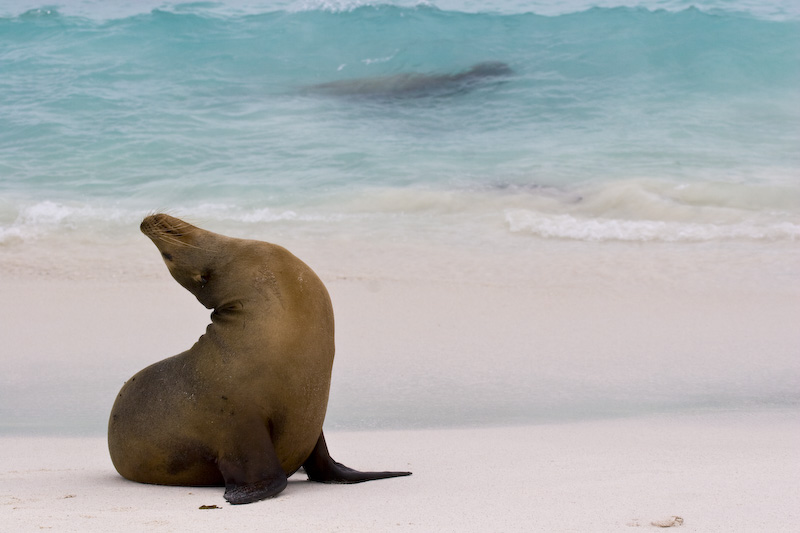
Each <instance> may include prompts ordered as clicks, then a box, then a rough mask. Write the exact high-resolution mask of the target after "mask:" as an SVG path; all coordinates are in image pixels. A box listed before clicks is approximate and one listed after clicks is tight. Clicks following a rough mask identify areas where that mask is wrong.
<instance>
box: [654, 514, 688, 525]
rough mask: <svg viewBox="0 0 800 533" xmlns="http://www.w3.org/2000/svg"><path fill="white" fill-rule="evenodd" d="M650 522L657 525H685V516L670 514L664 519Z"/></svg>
mask: <svg viewBox="0 0 800 533" xmlns="http://www.w3.org/2000/svg"><path fill="white" fill-rule="evenodd" d="M650 524H651V525H654V526H656V527H677V526H682V525H683V518H681V517H680V516H670V517H669V518H666V519H664V520H654V521H653V522H650Z"/></svg>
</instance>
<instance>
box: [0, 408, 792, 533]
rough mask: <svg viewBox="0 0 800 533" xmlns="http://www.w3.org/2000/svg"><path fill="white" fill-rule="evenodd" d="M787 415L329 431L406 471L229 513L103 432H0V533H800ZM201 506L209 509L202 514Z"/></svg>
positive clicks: (375, 460)
mask: <svg viewBox="0 0 800 533" xmlns="http://www.w3.org/2000/svg"><path fill="white" fill-rule="evenodd" d="M797 415H798V413H797V412H795V411H791V412H790V411H771V412H759V413H717V414H704V415H683V416H680V417H668V416H661V417H643V418H635V419H619V420H608V421H594V422H578V423H571V424H554V425H538V426H524V427H511V428H481V429H452V430H418V431H399V432H395V431H386V432H382V431H375V432H333V433H331V434H330V435H329V437H328V441H329V444H330V446H331V449H332V453H334V456H335V458H336V459H337V460H340V461H342V462H345V463H346V464H349V465H351V466H356V467H362V468H384V467H386V468H409V469H411V470H412V471H413V472H414V474H413V476H411V477H408V478H398V479H391V480H381V481H376V482H371V483H364V484H360V485H322V484H317V483H310V482H307V481H305V480H304V476H302V475H295V476H294V477H293V478H292V479H291V480H290V483H289V486H288V488H287V489H286V490H285V491H284V492H283V493H282V494H280V495H279V496H278V497H277V498H275V499H272V500H267V501H263V502H258V503H255V504H250V505H245V506H238V507H234V506H230V505H228V504H227V503H226V502H225V501H224V499H223V497H222V492H223V491H222V489H221V488H187V487H159V486H149V485H140V484H136V483H132V482H128V481H125V480H124V479H122V478H120V477H119V476H118V475H117V474H116V473H115V472H114V469H113V466H112V465H111V462H110V460H109V458H108V454H107V452H106V446H105V439H102V438H72V439H71V438H19V437H18V438H13V437H7V438H2V439H0V446H2V447H3V450H4V453H3V456H2V460H0V482H2V484H1V485H0V486H1V487H2V488H0V524H2V526H0V527H1V528H2V530H3V531H41V530H51V531H145V530H147V531H262V530H263V531H389V530H397V531H580V532H586V531H636V530H640V529H649V530H655V529H657V528H656V527H655V526H653V525H651V523H652V522H658V521H662V520H667V519H669V518H670V517H672V516H678V517H681V518H682V519H683V525H682V526H680V530H681V531H701V532H711V531H725V532H730V531H742V532H758V531H763V532H778V531H786V532H788V531H797V524H798V523H800V522H799V521H800V512H798V509H800V506H798V505H797V504H798V503H800V484H798V482H797V480H798V479H800V452H798V450H800V418H798V416H797ZM202 505H216V506H218V507H220V508H219V509H210V510H201V509H200V506H202Z"/></svg>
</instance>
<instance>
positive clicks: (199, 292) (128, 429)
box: [108, 214, 410, 504]
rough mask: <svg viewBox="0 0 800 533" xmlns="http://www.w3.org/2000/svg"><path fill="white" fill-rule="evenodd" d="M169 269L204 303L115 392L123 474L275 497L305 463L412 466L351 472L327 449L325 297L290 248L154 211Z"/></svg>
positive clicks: (116, 450) (112, 448) (355, 476)
mask: <svg viewBox="0 0 800 533" xmlns="http://www.w3.org/2000/svg"><path fill="white" fill-rule="evenodd" d="M141 230H142V232H143V233H144V234H145V235H147V236H148V237H149V238H150V239H151V240H152V241H153V243H154V244H155V245H156V247H157V248H158V250H159V251H160V252H161V255H162V257H163V259H164V262H165V263H166V264H167V268H168V269H169V271H170V274H172V277H173V278H175V280H176V281H177V282H178V283H179V284H180V285H182V286H183V287H184V288H186V289H187V290H188V291H189V292H191V293H192V294H193V295H194V296H195V297H196V298H197V299H198V301H200V303H201V304H203V305H204V306H205V307H206V308H208V309H213V310H214V311H213V312H212V313H211V324H210V325H209V326H208V328H207V329H206V333H205V334H204V335H203V336H202V337H200V339H199V340H198V341H197V343H195V345H194V346H192V347H191V348H190V349H189V350H187V351H185V352H183V353H181V354H178V355H176V356H173V357H169V358H167V359H164V360H163V361H160V362H158V363H155V364H153V365H151V366H149V367H147V368H145V369H144V370H142V371H140V372H139V373H137V374H136V375H134V376H133V377H132V378H131V379H130V380H128V381H127V382H126V383H125V385H124V386H123V387H122V390H121V391H120V392H119V395H118V396H117V399H116V401H115V403H114V407H113V408H112V410H111V416H110V418H109V423H108V448H109V452H110V454H111V460H112V462H113V463H114V467H115V468H116V469H117V471H118V472H119V473H120V474H121V475H122V476H123V477H125V478H127V479H130V480H133V481H139V482H142V483H155V484H161V485H193V486H199V485H224V486H225V499H226V500H228V501H229V502H230V503H232V504H241V503H250V502H254V501H257V500H263V499H265V498H269V497H271V496H275V495H276V494H278V493H279V492H281V491H282V490H283V489H284V488H285V487H286V484H287V482H286V480H287V477H288V476H290V475H292V473H294V472H295V471H297V470H298V469H299V468H300V467H301V466H302V467H303V468H304V469H305V472H306V473H307V474H308V478H309V479H310V480H312V481H319V482H322V483H358V482H361V481H368V480H372V479H381V478H388V477H396V476H405V475H409V474H410V472H358V471H356V470H352V469H350V468H348V467H346V466H343V465H341V464H339V463H337V462H335V461H334V460H333V459H331V457H330V455H329V453H328V448H327V446H326V443H325V436H324V435H323V433H322V422H323V420H324V419H325V410H326V408H327V404H328V391H329V388H330V380H331V368H332V365H333V354H334V342H333V308H332V306H331V301H330V297H329V296H328V291H327V290H326V289H325V286H324V285H323V284H322V281H321V280H320V279H319V278H318V277H317V275H316V274H315V273H314V272H313V271H312V270H311V269H310V268H309V267H308V266H307V265H306V264H305V263H303V262H302V261H301V260H300V259H298V258H297V257H295V256H294V255H292V254H291V253H290V252H289V251H288V250H286V249H284V248H282V247H280V246H276V245H274V244H269V243H266V242H260V241H255V240H244V239H235V238H231V237H225V236H223V235H218V234H215V233H212V232H210V231H205V230H202V229H200V228H198V227H195V226H193V225H191V224H188V223H186V222H183V221H182V220H179V219H177V218H174V217H171V216H168V215H164V214H158V215H152V216H148V217H147V218H145V219H144V221H143V222H142V225H141Z"/></svg>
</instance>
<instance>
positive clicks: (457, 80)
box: [305, 61, 514, 98]
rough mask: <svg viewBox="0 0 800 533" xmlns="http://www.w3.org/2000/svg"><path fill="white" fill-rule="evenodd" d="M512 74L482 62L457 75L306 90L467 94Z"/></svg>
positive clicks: (349, 93)
mask: <svg viewBox="0 0 800 533" xmlns="http://www.w3.org/2000/svg"><path fill="white" fill-rule="evenodd" d="M513 73H514V71H513V70H511V67H509V66H508V65H507V64H506V63H503V62H502V61H485V62H483V63H477V64H475V65H473V66H472V67H470V68H469V69H467V70H465V71H462V72H458V73H456V74H420V73H417V72H409V73H403V74H395V75H393V76H382V77H376V78H356V79H351V80H338V81H332V82H328V83H320V84H317V85H310V86H308V87H306V88H305V90H306V92H312V93H317V94H324V95H332V96H359V97H378V98H381V97H383V98H409V97H411V98H414V97H422V96H432V95H443V94H450V93H458V92H463V91H467V90H469V89H472V88H474V87H475V86H476V85H477V83H478V82H481V81H483V80H485V79H486V78H500V77H507V76H510V75H511V74H513Z"/></svg>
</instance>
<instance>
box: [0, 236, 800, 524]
mask: <svg viewBox="0 0 800 533" xmlns="http://www.w3.org/2000/svg"><path fill="white" fill-rule="evenodd" d="M142 241H143V244H144V245H146V246H142V247H141V258H139V257H138V256H137V258H136V260H132V259H131V257H130V256H125V257H117V256H115V255H114V254H110V255H108V256H107V257H105V258H104V261H105V263H103V265H100V264H99V263H96V262H95V263H91V262H90V263H88V264H89V265H90V268H88V269H86V268H84V269H83V270H80V268H79V267H80V265H81V264H82V263H81V260H80V258H79V257H76V258H75V260H74V261H73V262H72V263H69V264H70V265H72V266H75V267H76V268H79V270H78V271H73V270H70V269H64V268H61V267H59V266H58V265H59V264H58V263H57V262H56V264H48V265H44V266H42V265H43V263H41V262H37V261H38V260H35V258H34V260H32V262H33V263H35V264H28V263H26V261H28V259H26V254H25V253H24V252H25V250H22V249H18V250H17V249H15V250H12V251H8V250H7V251H6V253H4V254H0V269H4V271H5V272H6V273H7V275H6V276H5V277H4V278H3V279H1V280H0V294H2V296H3V300H4V305H3V306H0V338H2V350H3V351H2V363H3V370H4V371H3V373H2V374H0V424H1V427H2V430H3V433H4V434H5V435H7V436H5V437H0V440H1V441H2V442H0V446H2V449H3V451H4V453H3V454H2V455H0V457H1V458H0V530H1V531H40V530H42V529H45V530H47V529H50V530H54V531H143V530H151V531H206V530H208V531H211V530H222V531H227V530H230V531H243V530H256V531H258V530H269V531H276V530H277V531H344V532H346V531H383V530H387V529H394V528H397V529H400V530H419V531H482V532H483V531H581V532H583V531H627V530H630V529H636V528H637V527H640V528H652V527H653V526H651V525H650V524H651V522H653V521H660V520H665V519H669V518H670V517H672V516H680V517H681V518H683V520H684V522H683V525H682V526H681V530H686V531H703V532H707V531H725V532H729V531H742V532H752V531H765V532H774V531H797V530H799V529H800V526H798V524H800V515H798V511H797V509H800V483H798V479H800V417H799V416H798V414H800V413H798V411H797V410H796V409H790V408H788V407H786V406H787V405H792V400H793V399H796V398H797V390H798V385H800V383H798V381H799V380H798V376H800V353H799V350H800V328H797V326H796V324H797V320H796V317H797V313H796V311H797V308H798V302H799V301H800V299H799V298H798V297H799V296H800V282H799V280H798V277H800V276H799V275H798V272H799V271H800V270H799V269H798V256H799V255H800V254H799V253H798V248H800V247H797V246H793V245H786V244H784V245H781V246H779V247H777V248H775V247H772V246H771V245H769V244H763V245H754V246H752V247H747V246H744V247H739V248H737V247H735V246H734V247H730V248H725V247H715V246H691V245H689V246H683V247H672V246H668V245H665V246H658V245H656V246H644V247H639V246H637V245H629V246H628V245H626V246H616V245H598V246H595V245H591V244H586V243H581V244H580V245H570V244H556V245H547V246H544V247H541V248H535V247H531V248H530V249H527V248H526V249H524V250H521V251H520V252H519V253H517V252H514V253H510V252H508V250H506V251H505V252H503V254H500V255H499V256H498V257H494V256H491V255H479V254H478V255H475V254H471V253H470V251H469V250H466V249H465V250H461V251H458V250H457V251H446V252H445V253H441V254H436V253H431V250H427V251H425V253H421V252H420V250H419V249H415V250H408V251H411V252H414V253H413V254H412V255H411V256H403V255H402V253H401V252H403V251H406V250H405V248H403V245H400V244H398V245H397V246H395V247H386V248H379V247H370V246H369V245H367V244H365V243H355V242H354V243H351V244H352V248H351V250H350V251H348V252H347V253H343V252H341V251H340V255H339V256H333V255H329V252H330V250H328V251H326V250H322V251H316V252H314V251H313V250H310V249H309V248H306V249H305V250H304V249H303V246H299V247H295V246H289V247H290V249H293V250H294V251H296V252H297V253H298V255H299V256H300V257H302V258H303V259H305V260H307V261H308V262H309V263H310V264H311V265H312V266H313V267H314V268H315V269H317V270H318V271H319V272H320V274H321V275H322V277H323V279H324V280H325V282H326V284H327V285H328V288H329V290H330V292H331V295H332V298H333V303H334V309H335V311H336V316H337V359H336V363H335V365H334V379H333V387H332V391H331V400H330V404H329V411H328V421H327V422H326V423H327V424H328V426H327V428H326V433H327V435H328V442H329V445H330V447H331V452H332V454H333V456H334V457H335V458H336V459H337V460H339V461H341V462H343V463H345V464H348V465H349V466H352V467H355V468H362V469H369V468H373V469H409V470H412V471H413V472H414V475H413V476H412V477H410V478H401V479H392V480H383V481H377V482H372V483H366V484H362V485H354V486H328V485H319V484H312V483H306V482H303V481H302V479H299V478H295V479H293V481H292V482H291V483H290V486H289V487H288V488H287V490H286V491H285V492H284V493H283V494H281V495H280V496H279V497H278V498H276V499H274V500H270V501H266V502H260V503H257V504H252V505H247V506H241V507H232V506H229V505H227V504H226V503H225V501H224V499H223V498H222V490H221V489H218V488H204V489H197V488H169V487H156V486H144V485H138V484H135V483H131V482H127V481H125V480H123V479H122V478H120V477H119V476H118V475H117V474H116V472H115V471H114V469H113V466H112V465H111V463H110V460H109V458H108V452H107V450H106V447H105V439H104V438H102V437H101V436H100V435H102V431H103V426H104V424H105V420H106V417H107V416H108V412H109V410H110V408H111V403H112V402H113V399H114V397H115V396H116V392H117V391H118V389H119V387H120V386H121V385H122V382H123V381H124V380H125V379H127V378H128V377H130V375H132V374H133V373H134V372H135V371H137V370H139V369H140V368H142V367H144V366H146V365H148V364H150V363H152V362H154V361H156V360H158V359H161V358H163V357H166V356H169V355H172V354H175V353H178V352H180V351H183V350H185V349H187V348H188V347H190V346H191V344H192V343H193V342H194V341H195V340H196V339H197V337H198V336H199V335H200V334H202V332H203V330H204V327H205V324H206V323H207V320H208V311H207V310H205V309H203V308H202V307H201V306H200V305H199V304H197V302H196V301H194V299H193V298H192V297H191V295H189V294H188V293H186V292H185V291H183V289H181V288H180V287H179V286H177V284H175V283H174V282H173V281H172V280H171V279H170V278H169V277H168V276H167V274H166V269H164V267H163V265H160V264H159V260H158V257H157V254H156V253H155V251H154V250H153V249H152V245H147V244H148V243H146V242H145V241H146V239H144V238H142ZM339 244H341V243H339ZM540 245H542V243H538V244H537V246H540ZM298 248H299V249H298ZM31 251H33V249H31ZM362 252H363V253H364V254H367V255H369V254H371V256H370V257H369V258H367V259H364V257H362ZM384 252H385V255H383V256H382V255H381V254H382V253H384ZM95 253H99V252H98V251H97V250H95ZM137 253H138V251H137ZM147 254H149V255H147ZM504 254H505V255H504ZM33 255H35V254H33ZM422 261H426V263H425V264H420V263H421V262H422ZM65 264H66V263H65ZM117 264H119V265H120V269H119V270H118V271H117V270H115V267H114V265H117ZM37 265H38V267H37ZM406 267H408V268H406ZM70 268H71V267H70ZM414 269H416V270H414ZM8 272H12V273H13V275H8ZM706 397H707V399H708V401H707V403H706V404H704V403H703V402H704V401H705V398H706ZM684 400H685V401H687V402H688V403H689V405H695V406H701V405H705V406H706V408H705V410H704V411H696V413H695V414H687V413H688V411H686V410H681V405H682V404H681V402H682V401H684ZM773 401H774V402H775V403H776V404H777V405H783V406H784V407H782V408H773V409H770V408H769V404H770V403H771V402H773ZM715 404H717V405H720V404H721V405H727V406H728V407H733V410H728V411H719V410H717V411H714V409H713V406H714V405H715ZM594 406H596V407H597V409H598V411H597V412H593V411H592V408H593V407H594ZM604 409H606V410H609V409H610V410H611V411H615V412H616V413H617V414H620V413H624V412H631V413H633V414H635V415H636V416H632V417H630V418H617V419H605V420H596V421H579V422H574V423H565V422H562V423H559V424H545V423H542V422H544V421H546V420H548V419H551V420H559V419H560V420H566V419H569V418H578V419H580V418H581V417H584V418H585V417H586V416H590V415H598V414H600V415H602V414H603V410H604ZM659 409H661V410H667V411H672V412H674V413H675V412H683V413H684V414H680V415H678V414H673V415H671V416H667V415H661V416H655V415H646V413H647V412H648V411H654V410H659ZM452 420H458V421H459V422H458V423H460V424H461V425H465V426H469V425H470V424H475V425H479V426H483V427H478V428H469V427H467V428H466V429H450V430H445V429H442V430H413V431H399V432H394V431H367V432H355V433H354V432H346V431H341V428H343V427H344V428H346V427H372V426H376V427H384V428H385V427H401V426H403V425H406V426H414V425H420V424H428V425H434V426H436V425H441V424H444V423H447V422H448V421H452ZM491 421H495V423H496V425H498V426H505V427H499V428H492V427H486V425H487V422H491ZM515 422H519V423H521V425H519V426H517V427H509V426H512V425H513V423H515ZM53 431H61V432H64V431H67V432H70V431H71V432H73V433H75V434H78V435H80V434H84V435H86V434H89V435H97V436H96V437H77V438H67V437H53V436H47V435H45V436H44V437H17V436H13V435H14V434H19V433H28V434H30V433H37V432H39V433H47V432H50V433H49V434H50V435H52V434H53ZM8 435H10V436H8ZM201 505H218V506H220V507H221V509H212V510H200V509H199V507H200V506H201Z"/></svg>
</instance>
